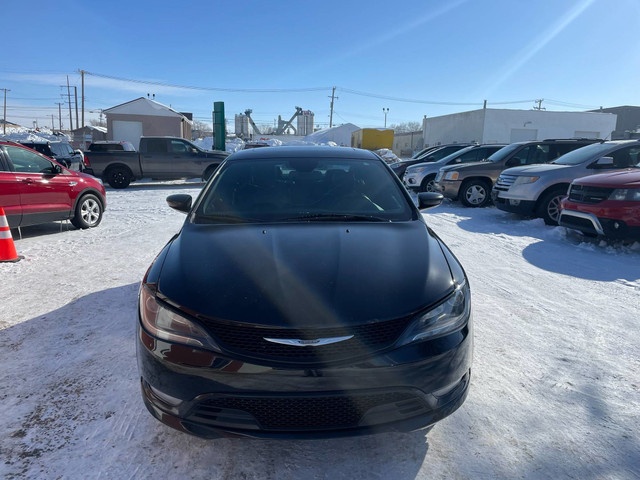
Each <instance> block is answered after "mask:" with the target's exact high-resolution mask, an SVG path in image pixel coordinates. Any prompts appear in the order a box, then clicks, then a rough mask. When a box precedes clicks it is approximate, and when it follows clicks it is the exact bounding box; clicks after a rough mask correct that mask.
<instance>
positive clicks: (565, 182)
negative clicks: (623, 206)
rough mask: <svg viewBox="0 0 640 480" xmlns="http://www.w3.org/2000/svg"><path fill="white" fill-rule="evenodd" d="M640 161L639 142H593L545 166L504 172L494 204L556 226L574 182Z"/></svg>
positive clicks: (496, 186) (517, 168)
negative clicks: (565, 197) (570, 186)
mask: <svg viewBox="0 0 640 480" xmlns="http://www.w3.org/2000/svg"><path fill="white" fill-rule="evenodd" d="M639 162H640V140H620V141H613V142H599V143H594V144H592V145H588V146H586V147H582V148H579V149H577V150H574V151H572V152H569V153H567V154H565V155H563V156H561V157H560V158H558V159H557V160H555V161H554V162H551V163H549V164H546V165H534V166H528V167H515V168H509V169H507V170H505V171H504V172H502V174H501V175H500V177H499V178H498V181H497V182H496V184H495V185H494V187H493V192H492V198H493V202H494V203H495V205H496V207H498V208H499V209H500V210H504V211H505V212H512V213H518V214H520V215H525V216H534V217H542V218H543V219H544V222H545V223H546V224H547V225H557V224H558V216H559V213H560V200H561V199H562V198H563V197H564V196H566V195H567V190H568V188H569V185H570V184H571V182H572V181H573V180H575V179H576V178H580V177H585V176H587V175H593V174H595V173H600V172H602V171H607V170H615V169H622V168H629V167H635V166H638V163H639Z"/></svg>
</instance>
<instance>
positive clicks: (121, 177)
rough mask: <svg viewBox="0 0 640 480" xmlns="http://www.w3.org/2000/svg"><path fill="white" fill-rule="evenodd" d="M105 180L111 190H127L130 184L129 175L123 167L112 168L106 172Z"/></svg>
mask: <svg viewBox="0 0 640 480" xmlns="http://www.w3.org/2000/svg"><path fill="white" fill-rule="evenodd" d="M106 179H107V182H108V183H109V185H111V187H112V188H127V187H128V186H129V184H130V183H131V173H130V172H129V170H128V169H126V168H124V167H113V168H111V169H109V171H108V172H107V175H106Z"/></svg>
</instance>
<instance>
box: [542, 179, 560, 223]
mask: <svg viewBox="0 0 640 480" xmlns="http://www.w3.org/2000/svg"><path fill="white" fill-rule="evenodd" d="M566 194H567V189H566V187H558V188H554V189H553V190H550V191H549V192H547V193H545V194H544V195H543V196H542V198H541V199H540V204H539V205H538V211H537V213H538V216H539V217H541V218H542V219H543V220H544V223H546V224H547V225H558V217H559V216H560V200H562V197H564V196H566Z"/></svg>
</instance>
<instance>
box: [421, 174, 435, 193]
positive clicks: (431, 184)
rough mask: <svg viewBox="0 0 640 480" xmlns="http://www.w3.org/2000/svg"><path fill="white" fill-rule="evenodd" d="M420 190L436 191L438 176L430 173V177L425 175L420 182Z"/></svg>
mask: <svg viewBox="0 0 640 480" xmlns="http://www.w3.org/2000/svg"><path fill="white" fill-rule="evenodd" d="M420 191H421V192H435V191H436V176H435V175H429V176H428V177H425V179H424V180H422V183H421V184H420Z"/></svg>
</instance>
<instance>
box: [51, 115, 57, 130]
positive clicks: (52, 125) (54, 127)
mask: <svg viewBox="0 0 640 480" xmlns="http://www.w3.org/2000/svg"><path fill="white" fill-rule="evenodd" d="M55 129H56V125H55V123H53V113H52V114H51V131H52V132H53V131H54V130H55Z"/></svg>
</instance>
